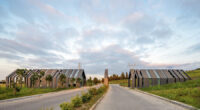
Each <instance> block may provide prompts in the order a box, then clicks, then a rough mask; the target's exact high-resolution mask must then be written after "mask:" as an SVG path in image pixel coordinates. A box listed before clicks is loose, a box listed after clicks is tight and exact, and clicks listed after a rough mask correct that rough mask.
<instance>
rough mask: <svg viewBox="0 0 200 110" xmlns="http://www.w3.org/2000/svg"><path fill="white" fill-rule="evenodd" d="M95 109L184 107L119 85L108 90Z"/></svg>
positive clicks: (169, 109) (172, 109) (166, 109)
mask: <svg viewBox="0 0 200 110" xmlns="http://www.w3.org/2000/svg"><path fill="white" fill-rule="evenodd" d="M96 110H184V108H182V107H180V106H177V105H174V104H172V103H169V102H166V101H164V100H161V99H158V98H155V97H153V96H149V95H146V94H143V93H140V92H137V91H134V90H130V89H127V88H124V87H120V86H119V85H110V88H109V91H108V93H107V94H106V96H105V97H104V98H103V100H102V101H101V102H100V103H99V104H98V105H97V107H96Z"/></svg>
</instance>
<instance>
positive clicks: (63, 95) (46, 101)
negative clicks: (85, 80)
mask: <svg viewBox="0 0 200 110" xmlns="http://www.w3.org/2000/svg"><path fill="white" fill-rule="evenodd" d="M99 86H100V85H99ZM99 86H97V87H99ZM87 90H88V87H82V88H78V89H72V90H63V91H59V92H54V93H47V94H42V95H34V96H29V97H22V98H16V99H8V100H2V101H0V110H46V109H47V108H48V109H50V108H53V110H60V107H59V105H60V104H61V103H62V102H65V101H66V102H68V101H70V99H71V98H72V97H74V96H76V95H77V94H81V92H82V91H87Z"/></svg>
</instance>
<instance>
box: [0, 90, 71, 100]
mask: <svg viewBox="0 0 200 110" xmlns="http://www.w3.org/2000/svg"><path fill="white" fill-rule="evenodd" d="M67 89H72V88H57V89H54V88H22V89H21V90H20V92H17V93H16V95H14V94H13V88H6V87H1V88H0V100H4V99H10V98H16V97H23V96H30V95H36V94H43V93H48V92H56V91H61V90H67Z"/></svg>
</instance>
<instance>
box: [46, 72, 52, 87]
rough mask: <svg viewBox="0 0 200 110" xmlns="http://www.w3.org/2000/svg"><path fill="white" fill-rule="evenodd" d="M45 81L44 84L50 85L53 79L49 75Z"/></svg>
mask: <svg viewBox="0 0 200 110" xmlns="http://www.w3.org/2000/svg"><path fill="white" fill-rule="evenodd" d="M45 80H46V82H47V83H48V84H49V85H50V83H51V82H52V80H53V77H52V76H51V75H50V74H49V75H47V76H46V78H45Z"/></svg>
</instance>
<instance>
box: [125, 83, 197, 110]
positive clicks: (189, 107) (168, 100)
mask: <svg viewBox="0 0 200 110" xmlns="http://www.w3.org/2000/svg"><path fill="white" fill-rule="evenodd" d="M125 88H127V89H130V88H128V87H125ZM133 90H135V91H137V92H140V93H143V94H146V95H150V96H153V97H156V98H159V99H161V100H164V101H167V102H169V103H172V104H175V105H178V106H181V107H183V108H185V109H189V110H200V109H198V108H195V107H193V106H191V105H187V104H184V103H182V102H178V101H175V100H170V99H167V98H165V97H161V96H158V95H155V94H151V93H148V92H144V91H141V90H139V89H133Z"/></svg>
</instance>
